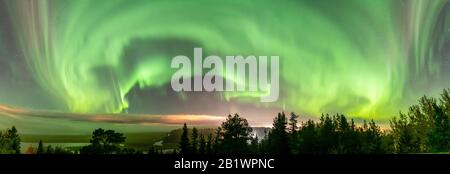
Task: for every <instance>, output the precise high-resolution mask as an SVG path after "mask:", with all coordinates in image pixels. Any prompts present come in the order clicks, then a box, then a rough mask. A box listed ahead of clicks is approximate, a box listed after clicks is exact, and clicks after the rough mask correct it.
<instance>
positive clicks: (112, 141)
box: [55, 128, 128, 154]
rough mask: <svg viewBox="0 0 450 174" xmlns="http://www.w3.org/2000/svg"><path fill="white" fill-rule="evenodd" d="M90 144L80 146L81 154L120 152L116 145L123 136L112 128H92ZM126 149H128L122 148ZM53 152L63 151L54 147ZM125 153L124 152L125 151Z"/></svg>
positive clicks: (123, 138) (122, 140) (123, 139)
mask: <svg viewBox="0 0 450 174" xmlns="http://www.w3.org/2000/svg"><path fill="white" fill-rule="evenodd" d="M90 142H91V144H90V145H88V146H84V147H83V148H81V150H80V153H83V154H113V153H122V151H121V150H122V149H120V148H119V146H118V145H120V144H122V143H124V142H125V136H124V135H123V134H122V133H118V132H115V131H113V130H106V131H105V130H104V129H102V128H99V129H96V130H94V132H93V133H92V138H91V140H90ZM124 150H128V149H124ZM55 153H65V152H64V151H63V150H62V149H61V148H59V147H55ZM125 153H126V152H125Z"/></svg>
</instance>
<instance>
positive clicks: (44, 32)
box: [0, 0, 450, 133]
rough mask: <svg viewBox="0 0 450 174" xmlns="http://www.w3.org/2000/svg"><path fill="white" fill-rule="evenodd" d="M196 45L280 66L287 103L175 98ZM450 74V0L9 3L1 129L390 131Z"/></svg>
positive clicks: (2, 33)
mask: <svg viewBox="0 0 450 174" xmlns="http://www.w3.org/2000/svg"><path fill="white" fill-rule="evenodd" d="M196 47H200V48H203V54H204V55H219V56H226V55H244V56H246V55H256V56H260V55H261V56H279V57H280V98H279V100H278V101H276V102H272V103H261V102H260V96H261V94H260V93H257V92H182V93H180V92H174V91H173V90H172V88H171V86H170V80H171V76H172V75H173V73H174V71H175V70H174V69H171V67H170V62H171V59H172V58H173V57H175V56H177V55H187V56H190V57H192V55H193V50H194V48H196ZM449 66H450V2H449V1H448V0H376V1H374V0H335V1H333V2H330V1H327V0H314V1H311V0H299V1H288V0H283V1H275V0H244V1H233V0H193V1H185V0H133V1H126V0H98V1H92V0H21V1H17V0H0V82H1V83H0V121H1V123H0V127H10V126H11V124H14V125H17V126H18V127H19V129H20V127H21V128H22V129H23V130H25V131H28V132H33V131H42V132H44V133H45V132H54V131H58V130H62V131H63V132H64V131H65V132H69V133H73V132H82V131H83V130H86V129H88V128H89V129H91V128H94V127H98V126H112V127H114V126H116V127H120V129H123V130H144V129H145V130H150V129H151V130H153V129H158V128H161V127H165V126H167V125H176V124H179V123H181V122H183V121H187V122H189V121H193V120H196V122H195V123H196V124H200V125H210V124H215V123H216V121H217V119H220V118H222V117H223V116H226V115H227V114H229V113H236V112H237V113H240V114H241V115H242V116H244V117H246V118H248V119H249V121H250V123H251V124H252V125H255V126H268V125H270V124H271V121H272V119H273V117H274V116H275V114H276V113H277V112H280V111H286V112H296V113H299V114H300V115H302V118H303V119H306V118H317V117H318V116H320V114H322V113H330V114H333V113H343V114H346V115H349V116H350V117H353V118H357V119H375V120H377V121H381V122H383V121H387V120H389V119H390V118H392V117H393V116H395V115H397V114H398V112H399V111H400V110H405V109H406V108H407V107H408V106H409V105H411V104H414V103H416V101H417V99H418V98H419V97H420V96H422V95H425V94H426V95H429V96H437V95H438V94H439V93H440V92H441V91H442V89H444V88H448V87H450V85H449V84H450V76H449V75H448V74H449V73H450V69H449ZM225 78H226V77H225ZM99 114H100V115H99ZM168 120H171V121H168ZM174 120H177V121H174ZM199 120H203V121H199ZM36 125H40V126H36ZM116 127H114V128H116ZM90 131H91V130H88V131H87V132H90Z"/></svg>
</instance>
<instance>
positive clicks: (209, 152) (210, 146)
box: [206, 133, 213, 154]
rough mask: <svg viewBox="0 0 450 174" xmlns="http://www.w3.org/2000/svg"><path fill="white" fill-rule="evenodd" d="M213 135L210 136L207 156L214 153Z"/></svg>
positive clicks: (207, 144)
mask: <svg viewBox="0 0 450 174" xmlns="http://www.w3.org/2000/svg"><path fill="white" fill-rule="evenodd" d="M212 148H213V135H212V134H211V133H210V134H209V135H208V141H207V143H206V154H212V152H213V149H212Z"/></svg>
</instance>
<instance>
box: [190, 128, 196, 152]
mask: <svg viewBox="0 0 450 174" xmlns="http://www.w3.org/2000/svg"><path fill="white" fill-rule="evenodd" d="M191 150H192V153H193V154H196V153H197V151H198V130H197V128H195V127H194V128H193V129H192V143H191Z"/></svg>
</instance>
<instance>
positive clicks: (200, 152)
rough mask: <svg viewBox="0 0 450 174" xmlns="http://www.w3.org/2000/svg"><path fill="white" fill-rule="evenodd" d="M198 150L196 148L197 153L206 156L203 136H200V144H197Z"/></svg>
mask: <svg viewBox="0 0 450 174" xmlns="http://www.w3.org/2000/svg"><path fill="white" fill-rule="evenodd" d="M199 144H200V145H199V148H198V153H199V154H201V155H204V154H206V141H205V136H204V135H203V134H201V135H200V142H199Z"/></svg>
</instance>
